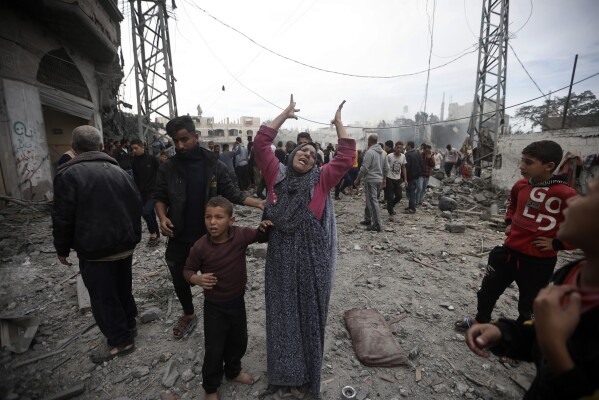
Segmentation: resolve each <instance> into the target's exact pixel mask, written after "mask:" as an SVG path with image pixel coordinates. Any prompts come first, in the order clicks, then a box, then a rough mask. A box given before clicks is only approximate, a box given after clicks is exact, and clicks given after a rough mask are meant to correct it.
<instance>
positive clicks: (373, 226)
mask: <svg viewBox="0 0 599 400" xmlns="http://www.w3.org/2000/svg"><path fill="white" fill-rule="evenodd" d="M378 140H379V137H378V135H377V134H376V133H373V134H372V135H370V136H368V150H367V151H366V154H364V160H363V161H362V166H361V167H360V172H359V173H358V178H357V179H356V186H358V185H359V184H360V181H361V180H363V181H364V195H365V196H366V208H365V209H364V221H362V222H360V224H362V225H367V228H366V230H368V231H375V232H380V231H381V210H380V207H379V201H378V197H379V193H380V190H381V189H385V185H386V182H385V178H386V177H387V173H388V172H389V164H388V163H387V160H386V159H385V155H384V153H383V148H382V147H381V146H379V145H378V143H377V142H378Z"/></svg>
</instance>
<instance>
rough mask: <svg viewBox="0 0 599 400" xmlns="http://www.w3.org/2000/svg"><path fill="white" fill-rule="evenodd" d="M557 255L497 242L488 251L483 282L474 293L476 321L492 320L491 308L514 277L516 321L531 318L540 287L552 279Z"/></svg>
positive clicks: (485, 321)
mask: <svg viewBox="0 0 599 400" xmlns="http://www.w3.org/2000/svg"><path fill="white" fill-rule="evenodd" d="M556 262H557V257H550V258H540V257H531V256H526V255H524V254H521V253H518V252H516V251H514V250H511V249H509V248H507V247H505V246H498V247H495V248H494V249H493V250H491V253H490V254H489V265H488V266H487V273H486V274H485V277H484V278H483V283H482V285H481V288H480V290H479V291H478V293H477V297H478V307H477V309H478V312H477V314H476V321H477V322H481V323H487V322H490V321H491V312H492V311H493V308H494V307H495V303H496V302H497V300H498V299H499V296H501V294H502V293H503V292H504V291H505V289H506V288H507V287H508V286H509V285H510V284H511V283H512V282H514V281H516V284H517V285H518V289H519V291H520V296H519V298H518V313H519V316H518V321H520V322H524V321H527V320H529V319H531V318H532V316H533V313H532V304H533V301H534V299H535V297H537V294H538V293H539V291H540V290H541V289H542V288H544V287H545V286H547V284H548V283H549V281H550V280H551V275H552V274H553V269H554V268H555V264H556Z"/></svg>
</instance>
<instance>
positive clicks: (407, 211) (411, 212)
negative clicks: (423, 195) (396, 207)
mask: <svg viewBox="0 0 599 400" xmlns="http://www.w3.org/2000/svg"><path fill="white" fill-rule="evenodd" d="M404 214H416V210H413V209H411V208H408V209H407V210H406V211H404Z"/></svg>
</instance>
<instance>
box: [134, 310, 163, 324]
mask: <svg viewBox="0 0 599 400" xmlns="http://www.w3.org/2000/svg"><path fill="white" fill-rule="evenodd" d="M161 313H162V311H161V310H160V309H159V308H158V307H152V308H148V309H147V310H144V311H143V312H142V313H141V315H140V316H139V320H140V321H141V323H142V324H147V323H148V322H152V321H154V320H157V319H158V318H160V314H161Z"/></svg>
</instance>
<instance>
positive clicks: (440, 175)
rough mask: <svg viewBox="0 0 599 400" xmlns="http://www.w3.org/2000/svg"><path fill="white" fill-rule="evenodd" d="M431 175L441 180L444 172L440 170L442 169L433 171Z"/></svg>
mask: <svg viewBox="0 0 599 400" xmlns="http://www.w3.org/2000/svg"><path fill="white" fill-rule="evenodd" d="M432 177H434V178H436V179H438V180H440V181H442V180H443V179H445V173H444V172H442V171H439V172H435V173H434V174H433V176H432ZM432 177H431V178H432ZM429 182H430V179H429Z"/></svg>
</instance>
